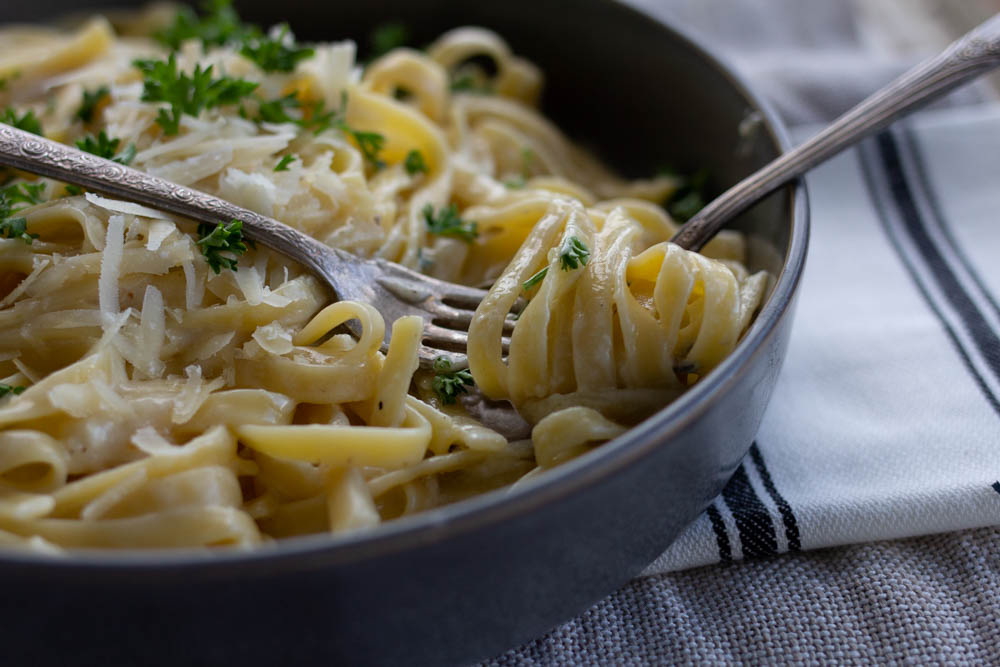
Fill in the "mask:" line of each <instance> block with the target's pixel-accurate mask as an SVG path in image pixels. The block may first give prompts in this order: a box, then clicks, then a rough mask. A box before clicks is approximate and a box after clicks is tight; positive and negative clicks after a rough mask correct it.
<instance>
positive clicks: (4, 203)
mask: <svg viewBox="0 0 1000 667" xmlns="http://www.w3.org/2000/svg"><path fill="white" fill-rule="evenodd" d="M44 192H45V184H44V183H37V184H36V183H15V184H14V185H8V186H7V187H5V188H3V189H2V190H0V236H2V237H3V238H5V239H21V240H22V241H24V242H25V243H27V244H28V245H31V244H32V242H34V240H35V239H37V238H38V234H29V233H28V220H27V219H26V218H24V217H23V216H19V215H17V214H18V213H20V212H21V211H23V210H24V209H26V208H28V207H29V206H34V205H35V204H41V203H42V202H43V201H45V200H44V198H43V197H42V193H44ZM17 204H23V205H24V206H20V207H17V206H16V205H17Z"/></svg>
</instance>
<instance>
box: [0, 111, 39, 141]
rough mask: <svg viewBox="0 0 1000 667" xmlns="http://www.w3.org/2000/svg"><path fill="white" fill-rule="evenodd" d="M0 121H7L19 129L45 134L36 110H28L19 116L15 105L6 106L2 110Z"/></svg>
mask: <svg viewBox="0 0 1000 667" xmlns="http://www.w3.org/2000/svg"><path fill="white" fill-rule="evenodd" d="M0 123H7V124H8V125H12V126H14V127H16V128H17V129H19V130H24V131H25V132H31V133H32V134H37V135H38V136H40V137H41V136H44V135H43V134H42V124H41V122H39V120H38V117H37V116H36V115H35V112H34V111H26V112H25V113H24V114H23V115H21V116H18V115H17V111H16V110H15V109H14V108H13V107H6V108H4V110H3V111H0Z"/></svg>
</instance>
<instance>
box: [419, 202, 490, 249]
mask: <svg viewBox="0 0 1000 667" xmlns="http://www.w3.org/2000/svg"><path fill="white" fill-rule="evenodd" d="M423 214H424V220H425V221H426V222H427V231H428V232H430V233H431V234H437V235H438V236H454V237H457V238H460V239H462V240H463V241H465V242H466V243H471V242H472V240H473V239H474V238H476V237H477V236H478V235H479V232H478V231H476V223H475V222H473V221H471V220H470V221H465V220H462V218H460V217H459V215H458V207H457V206H455V205H454V204H449V205H448V206H445V207H444V208H442V209H441V210H440V211H439V212H438V214H437V215H436V216H435V215H434V206H433V205H432V204H427V205H426V206H424V209H423Z"/></svg>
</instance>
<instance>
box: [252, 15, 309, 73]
mask: <svg viewBox="0 0 1000 667" xmlns="http://www.w3.org/2000/svg"><path fill="white" fill-rule="evenodd" d="M272 34H273V37H250V38H248V39H247V40H246V41H244V43H243V48H241V49H240V54H241V55H243V56H244V57H246V58H249V59H250V60H252V61H254V62H255V63H257V66H258V67H260V68H261V69H262V70H264V71H265V72H291V71H292V70H294V69H295V66H296V65H298V64H299V61H300V60H306V59H307V58H312V57H313V55H314V54H315V53H316V51H315V49H313V48H311V47H308V46H302V45H300V44H297V43H296V42H295V35H293V34H292V32H291V30H290V29H289V28H288V24H287V23H282V24H281V25H280V26H278V27H277V28H274V29H272Z"/></svg>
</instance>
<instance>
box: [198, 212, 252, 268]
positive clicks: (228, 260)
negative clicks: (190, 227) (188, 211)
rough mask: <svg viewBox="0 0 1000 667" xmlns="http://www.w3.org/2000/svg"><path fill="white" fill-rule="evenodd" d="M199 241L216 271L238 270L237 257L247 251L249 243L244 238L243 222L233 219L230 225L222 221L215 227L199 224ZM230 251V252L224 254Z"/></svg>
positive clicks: (210, 264) (202, 252) (202, 251)
mask: <svg viewBox="0 0 1000 667" xmlns="http://www.w3.org/2000/svg"><path fill="white" fill-rule="evenodd" d="M198 237H199V238H198V241H197V244H198V245H199V246H200V247H201V254H202V255H204V256H205V260H206V261H207V262H208V265H209V266H210V267H211V269H212V270H213V271H215V272H216V273H220V272H221V270H222V269H230V270H232V271H235V270H236V257H233V256H232V255H236V256H239V255H242V254H243V253H245V252H246V251H247V243H246V242H245V241H244V240H243V223H242V222H241V221H240V220H233V221H232V222H230V223H229V224H228V225H224V224H222V223H221V222H220V223H219V224H217V225H216V226H215V227H214V228H213V227H212V225H210V224H208V223H204V222H203V223H201V224H199V225H198ZM223 253H228V254H223Z"/></svg>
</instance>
